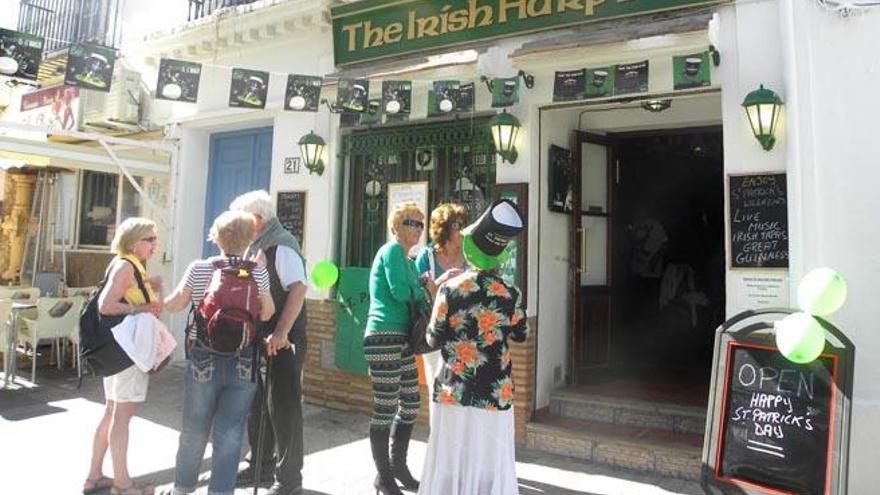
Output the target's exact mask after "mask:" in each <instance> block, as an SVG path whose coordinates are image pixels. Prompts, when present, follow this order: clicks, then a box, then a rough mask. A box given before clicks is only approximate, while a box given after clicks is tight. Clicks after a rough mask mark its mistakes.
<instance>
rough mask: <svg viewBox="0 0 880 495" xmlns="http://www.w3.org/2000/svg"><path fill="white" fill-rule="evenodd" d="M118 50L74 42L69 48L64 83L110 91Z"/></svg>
mask: <svg viewBox="0 0 880 495" xmlns="http://www.w3.org/2000/svg"><path fill="white" fill-rule="evenodd" d="M115 63H116V51H115V50H113V49H112V48H107V47H105V46H98V45H89V44H85V43H74V44H72V45H70V48H68V50H67V69H66V71H65V73H64V84H66V85H68V86H78V87H80V88H84V89H93V90H96V91H104V92H109V91H110V84H111V82H112V80H113V65H114V64H115Z"/></svg>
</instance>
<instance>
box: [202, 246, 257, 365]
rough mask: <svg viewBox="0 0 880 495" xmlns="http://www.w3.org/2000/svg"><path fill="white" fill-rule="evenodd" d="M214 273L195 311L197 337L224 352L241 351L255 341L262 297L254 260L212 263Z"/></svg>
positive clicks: (211, 347)
mask: <svg viewBox="0 0 880 495" xmlns="http://www.w3.org/2000/svg"><path fill="white" fill-rule="evenodd" d="M211 265H212V266H213V267H214V273H213V274H212V275H211V282H210V283H209V284H208V287H207V289H205V296H204V298H203V299H202V301H201V302H200V303H199V305H198V307H197V308H196V310H195V311H194V312H193V314H194V320H195V324H196V329H197V338H198V339H199V340H200V341H201V342H202V343H203V344H204V345H206V346H207V347H209V348H210V349H213V350H214V351H216V352H220V353H230V354H231V353H237V352H239V351H241V350H242V349H245V348H247V347H248V346H249V345H251V344H252V343H253V342H254V338H255V335H256V325H257V321H258V318H259V315H260V299H259V289H258V287H257V281H256V280H255V279H254V275H253V270H254V268H255V267H256V266H257V265H256V263H254V262H253V261H246V260H241V261H235V262H234V263H233V264H230V265H229V266H225V267H224V262H223V260H217V261H214V262H213V263H211Z"/></svg>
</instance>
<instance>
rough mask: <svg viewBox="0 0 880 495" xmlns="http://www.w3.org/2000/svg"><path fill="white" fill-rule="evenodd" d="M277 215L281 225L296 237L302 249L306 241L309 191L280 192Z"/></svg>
mask: <svg viewBox="0 0 880 495" xmlns="http://www.w3.org/2000/svg"><path fill="white" fill-rule="evenodd" d="M275 204H276V205H277V206H276V208H277V211H276V213H275V214H276V215H277V216H278V221H280V222H281V225H283V226H284V228H285V229H287V231H288V232H290V233H291V234H293V235H294V237H296V240H298V241H299V245H300V247H301V248H302V249H305V245H306V240H305V234H306V211H307V208H308V191H278V199H277V201H276V202H275Z"/></svg>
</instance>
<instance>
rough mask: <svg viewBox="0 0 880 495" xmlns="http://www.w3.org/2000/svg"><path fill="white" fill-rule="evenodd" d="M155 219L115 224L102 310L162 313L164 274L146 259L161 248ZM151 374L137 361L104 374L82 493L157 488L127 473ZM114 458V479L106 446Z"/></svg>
mask: <svg viewBox="0 0 880 495" xmlns="http://www.w3.org/2000/svg"><path fill="white" fill-rule="evenodd" d="M157 238H158V237H157V229H156V223H155V222H153V221H152V220H150V219H147V218H141V217H132V218H128V219H126V220H125V221H124V222H122V223H121V224H120V225H119V227H118V228H117V229H116V234H115V235H114V237H113V242H112V243H111V245H110V248H111V250H112V251H113V252H114V253H115V254H116V256H115V257H114V258H113V260H112V261H110V265H109V266H108V267H107V279H106V280H107V283H106V285H105V286H104V288H103V289H102V290H101V294H100V296H99V299H98V311H99V312H100V314H101V315H103V316H120V317H121V316H124V315H131V314H135V313H146V312H149V313H152V314H153V315H155V316H159V313H160V312H161V311H162V301H161V299H160V298H159V296H158V294H157V292H158V291H160V290H161V288H162V281H161V278H159V277H152V278H148V277H147V271H146V268H145V265H146V262H147V260H148V259H150V258H151V257H152V256H153V254H155V252H156V241H157ZM148 384H149V376H148V375H147V373H146V372H144V371H141V370H140V369H139V368H138V367H137V366H135V365H134V364H132V365H131V366H130V367H128V368H126V369H125V370H123V371H121V372H119V373H117V374H115V375H113V376H108V377H105V378H104V397H105V399H106V406H105V408H104V416H103V417H102V418H101V422H100V423H99V424H98V427H97V429H96V430H95V437H94V441H93V444H92V460H91V465H90V468H89V474H88V477H87V478H86V481H85V483H84V484H83V490H82V491H83V493H85V494H89V493H95V492H98V491H100V490H105V489H107V488H110V493H113V494H121V495H141V494H145V493H152V492H153V490H152V488H149V487H144V488H142V487H138V486H136V485H135V484H134V482H133V481H132V479H131V477H130V476H129V473H128V427H129V423H130V422H131V418H132V416H134V414H135V412H136V411H137V407H138V404H139V403H141V402H143V401H144V400H146V397H147V386H148ZM108 447H109V449H110V457H111V458H112V459H113V479H111V478H109V477H107V476H104V474H103V469H102V466H103V464H104V456H105V455H106V453H107V449H108Z"/></svg>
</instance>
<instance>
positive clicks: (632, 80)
mask: <svg viewBox="0 0 880 495" xmlns="http://www.w3.org/2000/svg"><path fill="white" fill-rule="evenodd" d="M647 91H648V61H647V60H645V61H644V62H638V63H635V64H620V65H618V66H617V67H616V68H615V71H614V94H616V95H627V94H632V93H645V92H647Z"/></svg>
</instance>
